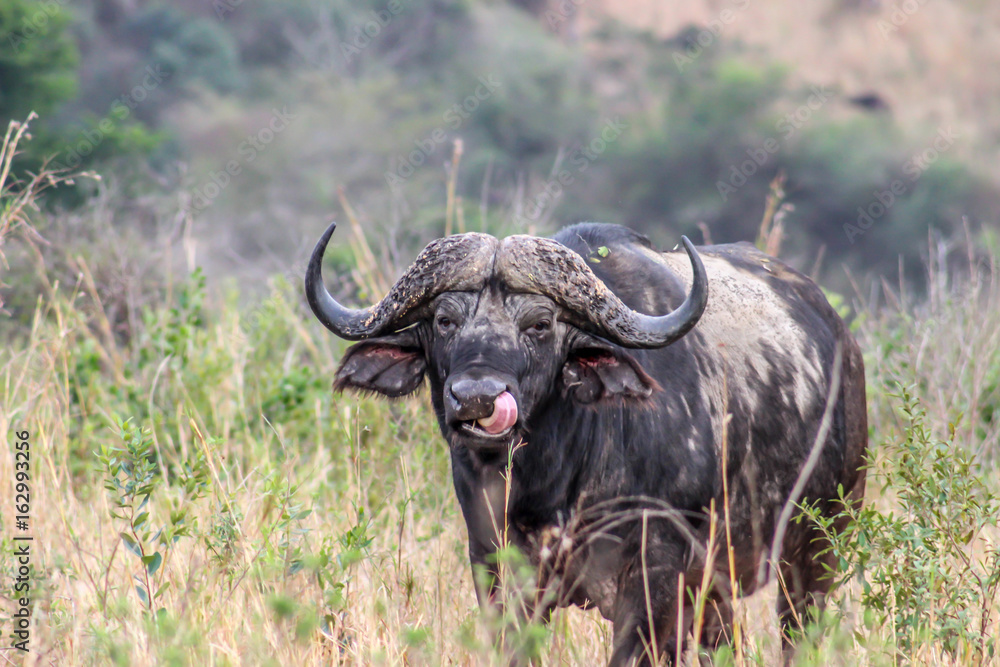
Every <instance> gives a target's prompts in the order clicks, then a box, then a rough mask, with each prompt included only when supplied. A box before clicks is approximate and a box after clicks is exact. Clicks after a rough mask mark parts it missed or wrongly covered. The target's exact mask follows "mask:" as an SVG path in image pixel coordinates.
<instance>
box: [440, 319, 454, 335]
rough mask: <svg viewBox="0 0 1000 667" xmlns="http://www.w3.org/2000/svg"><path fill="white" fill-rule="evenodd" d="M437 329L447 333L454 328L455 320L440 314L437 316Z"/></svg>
mask: <svg viewBox="0 0 1000 667" xmlns="http://www.w3.org/2000/svg"><path fill="white" fill-rule="evenodd" d="M437 325H438V329H440V330H441V333H444V334H447V333H451V332H452V331H454V330H455V322H454V320H452V319H451V318H450V317H448V316H447V315H440V316H438V318H437Z"/></svg>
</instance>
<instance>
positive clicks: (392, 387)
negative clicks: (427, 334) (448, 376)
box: [333, 332, 427, 398]
mask: <svg viewBox="0 0 1000 667" xmlns="http://www.w3.org/2000/svg"><path fill="white" fill-rule="evenodd" d="M426 369H427V361H426V359H425V358H424V353H423V350H422V349H421V348H420V345H419V344H418V343H417V340H416V336H414V335H413V334H412V333H409V332H403V333H400V334H395V335H392V336H382V337H380V338H373V339H371V340H366V341H364V342H361V343H358V344H356V345H352V346H351V347H349V348H347V352H346V353H345V354H344V358H343V360H342V361H341V362H340V368H338V369H337V375H336V378H335V379H334V381H333V388H334V389H335V390H336V391H343V390H345V389H354V390H356V391H371V392H375V393H378V394H382V395H383V396H388V397H390V398H397V397H399V396H406V395H407V394H411V393H413V392H414V391H416V390H417V388H418V387H420V384H421V383H422V382H423V381H424V371H425V370H426Z"/></svg>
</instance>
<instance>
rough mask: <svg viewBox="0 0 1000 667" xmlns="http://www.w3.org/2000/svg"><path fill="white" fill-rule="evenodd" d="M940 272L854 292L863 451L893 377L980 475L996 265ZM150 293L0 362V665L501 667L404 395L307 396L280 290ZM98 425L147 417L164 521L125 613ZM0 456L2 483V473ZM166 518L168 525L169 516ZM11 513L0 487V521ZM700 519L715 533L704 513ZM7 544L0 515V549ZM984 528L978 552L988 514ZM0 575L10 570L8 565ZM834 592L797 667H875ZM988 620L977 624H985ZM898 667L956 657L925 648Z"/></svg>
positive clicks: (79, 315) (365, 263)
mask: <svg viewBox="0 0 1000 667" xmlns="http://www.w3.org/2000/svg"><path fill="white" fill-rule="evenodd" d="M345 201H346V200H345ZM776 202H777V199H776ZM776 205H777V204H776ZM772 229H773V226H772ZM765 232H766V230H765ZM764 236H765V237H767V236H768V235H767V234H766V233H765V234H764ZM353 243H354V248H355V252H356V257H357V259H358V260H359V261H358V264H357V265H358V272H357V274H356V275H355V280H356V282H357V283H358V284H359V285H363V286H365V287H366V289H369V290H375V289H381V288H382V287H381V286H383V285H384V281H385V277H386V276H385V274H386V269H385V267H386V266H387V265H388V264H387V263H386V262H384V261H381V260H380V259H378V258H376V256H375V254H374V253H373V252H372V250H371V249H370V248H368V246H367V244H366V243H365V242H364V238H363V236H361V235H360V234H356V235H355V237H354V238H353ZM941 254H947V253H941ZM941 266H944V264H939V265H937V266H936V267H935V268H934V273H933V275H932V283H933V284H934V285H935V288H934V291H933V292H932V294H931V295H930V297H929V299H928V300H927V301H926V302H920V303H919V305H917V306H914V305H913V302H914V301H915V299H914V298H913V297H912V296H903V295H901V294H900V293H899V292H900V290H899V289H895V290H894V289H892V288H890V287H889V286H888V285H886V286H885V288H884V294H885V295H886V298H888V299H889V301H890V304H889V305H888V306H886V305H885V304H884V303H876V302H874V301H873V300H872V298H871V297H868V296H866V297H864V298H862V297H861V296H858V299H857V301H858V303H859V304H860V303H864V305H863V306H858V307H859V309H860V310H861V315H860V319H859V320H858V329H859V336H860V338H861V340H862V341H863V346H864V347H865V350H866V360H867V363H868V372H869V392H870V393H869V398H870V414H871V425H872V431H873V443H874V444H878V443H880V442H883V441H885V440H886V439H890V438H893V437H895V436H896V435H897V434H898V433H900V432H901V429H902V427H903V424H902V422H901V421H900V419H899V415H898V411H897V409H896V407H897V406H896V404H895V403H894V401H893V400H892V399H890V398H888V397H887V391H888V389H889V388H890V387H891V385H892V383H893V382H895V381H902V382H903V383H906V384H915V385H916V387H917V388H916V392H917V393H918V395H919V396H920V398H921V399H922V401H923V402H924V405H925V406H926V408H927V410H928V413H929V416H930V419H931V422H932V424H933V426H934V428H935V429H936V430H939V431H941V432H942V433H944V432H947V430H948V424H949V423H957V424H958V426H957V433H958V438H957V442H958V444H959V445H960V446H963V447H965V448H967V449H968V450H970V451H975V452H977V453H978V454H979V455H980V457H981V458H982V460H987V461H993V462H994V463H993V465H994V466H995V460H996V457H997V456H1000V442H998V432H1000V424H998V420H996V419H992V420H991V419H988V418H986V417H985V416H984V415H985V414H986V412H985V411H986V410H987V409H990V410H992V409H994V408H996V409H997V410H998V411H1000V353H998V343H1000V340H998V336H1000V333H998V332H1000V319H998V318H1000V290H998V288H997V287H996V284H995V281H993V276H995V275H996V273H995V271H994V272H992V273H991V272H990V271H989V270H988V269H987V267H986V266H983V267H981V268H982V269H983V271H982V272H973V273H972V278H973V282H972V284H971V286H970V283H969V280H968V279H965V278H963V281H964V282H963V281H955V282H954V283H952V282H951V281H949V279H948V276H947V272H945V271H944V270H943V269H941V268H940V267H941ZM966 271H967V270H966ZM170 282H171V284H174V283H176V286H177V287H176V289H175V290H174V292H173V293H172V296H171V297H170V303H168V304H165V305H164V306H155V307H150V308H148V309H146V310H147V312H146V314H145V318H144V319H143V322H142V325H141V326H140V327H139V328H138V330H136V331H134V332H133V335H132V337H131V338H130V340H129V341H127V342H124V343H123V342H121V341H118V340H116V338H115V337H114V336H113V335H111V334H110V333H109V331H108V330H107V327H105V326H103V325H102V323H101V322H102V317H103V316H102V313H103V312H104V304H103V303H102V302H101V293H102V290H101V289H100V286H99V285H94V284H93V280H92V279H90V280H88V279H87V278H86V276H81V278H80V281H79V284H76V285H74V286H69V289H68V290H66V289H64V290H63V291H55V292H53V293H51V294H50V295H47V296H45V297H44V298H41V299H40V300H39V301H38V307H37V310H36V312H35V313H34V316H33V318H31V320H30V322H28V323H27V325H28V326H27V328H26V329H25V330H24V331H23V335H22V336H21V337H20V338H19V339H18V340H16V341H15V342H14V344H12V345H8V346H7V347H5V348H4V349H3V350H0V406H2V408H0V429H2V431H3V432H4V433H13V432H15V431H25V430H26V431H28V432H29V434H30V436H29V438H28V440H29V442H30V443H31V453H32V459H31V461H32V463H31V489H32V496H31V505H32V518H31V527H30V534H31V535H32V536H33V537H34V542H33V551H32V565H33V567H34V568H35V569H34V578H33V582H32V585H33V590H32V604H33V627H32V638H31V648H32V652H31V653H29V654H27V655H21V654H18V653H15V652H14V651H12V650H7V651H3V652H0V664H25V665H91V664H102V665H103V664H117V665H136V666H145V665H162V664H169V665H174V664H176V665H186V664H196V665H292V664H303V665H313V664H316V665H318V664H345V665H369V664H387V665H404V664H405V665H423V664H448V665H483V664H503V662H504V661H503V659H502V656H501V655H500V654H499V653H498V652H497V651H496V650H494V649H493V647H492V646H491V641H490V636H491V633H490V631H489V630H488V627H487V626H490V625H492V626H494V627H495V626H496V623H497V619H486V621H484V620H483V619H482V617H481V614H480V612H479V610H478V608H477V607H476V604H475V595H474V592H473V588H472V579H471V576H470V573H469V570H468V563H467V559H466V542H465V534H464V533H465V529H464V525H463V522H462V519H461V516H460V512H459V509H458V506H457V503H456V501H455V499H454V495H453V492H452V490H451V483H450V475H449V471H448V462H447V454H446V448H445V445H444V444H443V442H442V441H441V438H440V435H439V434H438V432H437V425H436V423H435V422H434V419H433V417H432V416H431V412H430V410H429V407H428V405H427V404H426V403H427V401H426V397H422V398H419V399H415V400H410V401H403V402H396V403H391V404H386V403H382V402H378V401H375V400H371V399H356V398H350V397H334V396H332V395H331V393H330V391H329V387H328V379H329V378H330V377H332V373H333V369H334V368H335V364H336V361H337V359H338V358H339V356H340V354H341V352H342V348H341V346H340V344H339V343H335V342H333V341H332V340H331V337H330V336H329V335H328V334H327V333H326V332H325V331H323V330H322V329H321V328H320V327H319V326H318V325H317V324H316V323H315V322H314V321H313V318H312V317H311V316H308V315H307V314H306V313H305V312H304V309H303V308H302V307H301V303H300V297H299V295H298V294H299V288H298V286H297V285H295V286H290V285H287V284H285V283H283V282H282V281H280V280H278V281H275V282H274V283H273V284H272V294H271V296H270V298H268V299H267V300H266V301H265V302H263V303H261V304H259V305H258V306H256V307H255V308H249V309H248V308H246V307H242V308H241V307H237V306H236V304H235V300H234V299H233V298H232V297H226V296H225V295H224V294H223V293H222V290H218V291H215V290H213V291H210V292H208V293H202V292H201V291H200V290H199V289H198V288H197V283H196V281H194V282H195V284H194V286H191V284H192V281H191V280H190V279H189V280H186V281H185V280H177V281H170ZM185 284H187V285H188V287H184V285H185ZM953 284H954V285H958V284H964V285H965V286H966V287H965V288H962V289H958V288H956V287H954V286H953ZM976 285H978V286H976ZM201 299H204V301H203V302H202V301H200V300H201ZM959 413H964V414H965V415H966V416H967V417H966V419H965V420H962V421H957V417H958V414H959ZM998 414H1000V412H998ZM114 416H120V417H123V418H130V417H131V418H133V420H134V421H135V422H136V423H137V424H139V425H141V426H145V427H149V428H150V429H151V436H150V437H151V444H150V450H149V451H150V454H149V457H150V459H149V460H150V461H152V462H153V463H154V464H155V465H154V468H155V470H156V473H157V474H156V479H157V480H160V483H159V486H157V487H156V488H155V489H153V491H152V493H151V497H150V500H149V504H148V505H147V506H146V509H148V510H149V511H150V518H149V520H148V523H147V525H151V526H157V527H158V526H168V527H169V526H171V525H174V526H176V525H183V526H185V527H186V529H187V530H188V533H189V534H188V535H186V536H181V537H179V539H178V540H177V541H176V542H175V543H168V544H159V543H157V542H156V540H155V539H151V540H149V542H148V544H147V545H146V547H147V548H148V549H153V550H159V551H160V552H162V553H163V555H164V560H163V563H162V565H161V566H160V567H159V568H158V569H156V570H155V571H154V572H153V573H152V574H151V575H149V578H150V580H151V581H150V586H149V589H150V591H151V592H155V591H157V590H162V591H163V592H162V594H161V595H160V596H158V597H156V596H154V599H153V600H151V601H150V602H149V603H146V602H144V600H143V597H142V593H141V592H140V591H139V590H137V583H138V584H139V588H142V587H143V585H144V583H143V582H144V580H145V579H146V577H145V576H138V578H137V575H140V574H141V572H142V567H143V566H142V565H141V563H140V562H139V560H138V559H137V558H136V557H135V556H134V555H133V554H132V553H130V552H129V551H128V550H127V549H126V548H125V545H124V544H123V541H122V538H121V537H120V536H119V533H120V532H121V531H126V530H128V528H129V527H128V525H127V524H125V523H124V522H123V521H122V520H121V519H116V518H112V517H111V515H110V513H111V511H112V510H113V509H114V505H113V504H112V503H111V501H110V498H111V495H110V494H109V493H108V492H107V491H106V490H105V488H104V484H105V483H106V482H107V480H108V474H107V472H106V471H102V470H101V466H100V464H99V461H98V457H97V456H96V455H95V452H98V451H100V450H101V449H102V447H104V448H107V447H115V446H121V439H120V433H119V430H118V429H117V428H115V427H114V426H113V417H114ZM8 452H10V450H9V449H6V450H5V452H4V454H3V455H2V456H0V479H2V480H10V479H12V478H13V474H14V468H13V457H12V456H11V454H10V453H8ZM191 470H195V471H198V470H200V471H201V473H200V474H201V475H202V477H201V479H202V482H201V486H199V487H197V489H195V490H192V489H191V488H189V489H185V488H184V485H183V480H184V479H185V475H186V474H188V473H190V472H191ZM991 470H992V471H993V478H995V467H994V468H992V469H991ZM869 501H870V502H872V503H876V504H880V505H884V506H886V507H889V506H891V504H892V503H893V501H894V491H893V489H891V488H889V489H881V488H878V487H877V486H873V487H871V488H869ZM179 512H187V516H186V518H185V519H184V521H183V522H181V523H180V524H178V523H177V522H176V521H175V519H176V517H177V516H178V513H179ZM14 514H15V512H14V496H13V493H12V485H11V484H9V483H7V482H6V481H4V482H2V483H0V517H3V521H4V522H7V521H8V520H9V517H12V516H13V515H14ZM716 520H717V521H718V525H719V530H720V531H721V530H723V526H724V525H725V508H720V515H719V517H717V519H716ZM501 525H503V520H502V517H501V518H499V519H498V526H501ZM12 532H13V531H12V528H11V527H9V524H8V523H4V524H3V532H2V534H0V550H2V552H3V553H4V554H5V556H6V554H8V553H10V550H11V549H12V543H11V541H10V537H11V535H12ZM499 532H501V529H500V528H499V527H498V533H499ZM985 537H986V539H987V540H993V543H994V544H995V543H996V542H997V540H1000V534H998V533H997V531H996V527H995V526H993V527H992V528H991V529H990V530H987V531H986V533H985ZM709 551H712V549H709ZM716 557H717V558H720V559H722V562H723V563H725V562H726V561H728V555H726V554H718V555H716ZM0 563H2V564H0V568H3V575H2V576H3V577H4V578H5V581H9V579H8V577H9V576H10V573H11V571H12V570H11V565H10V564H9V561H7V560H4V561H0ZM508 565H509V567H510V568H511V570H512V571H513V576H511V578H510V579H511V581H512V582H513V583H512V584H511V585H510V588H509V590H508V594H510V595H514V594H517V593H518V592H519V591H521V590H523V589H524V587H528V588H529V589H530V583H528V584H526V583H524V580H523V578H522V579H519V577H518V576H517V571H518V568H517V564H516V562H511V563H509V564H508ZM167 584H169V586H168V587H167V588H163V586H164V585H167ZM3 591H4V592H3V593H0V596H2V602H0V619H2V621H0V622H2V624H3V625H2V627H3V628H4V634H6V627H7V625H6V624H7V623H8V622H9V619H8V618H7V617H8V616H9V614H10V613H11V612H12V611H13V609H14V600H13V598H12V595H11V592H10V591H9V589H8V588H6V584H5V588H4V589H3ZM776 594H777V587H776V585H774V584H772V585H771V586H770V587H768V589H767V590H766V591H765V592H763V593H761V594H758V595H757V596H755V597H753V598H750V599H747V600H740V601H739V603H738V604H737V608H736V618H737V624H738V626H739V627H741V628H742V629H743V631H744V634H743V635H742V637H741V641H740V643H739V647H740V650H739V652H738V654H737V656H736V663H737V664H740V665H749V664H753V665H771V664H776V663H777V661H778V659H779V652H780V647H779V641H778V632H777V626H776V622H775V619H774V615H773V613H772V612H771V609H772V608H773V604H774V599H775V595H776ZM147 595H148V593H147ZM851 596H852V592H851V590H850V589H848V591H846V594H845V595H842V596H840V597H838V598H837V600H835V602H836V605H835V606H837V605H840V606H843V607H844V608H843V609H841V610H840V611H839V613H840V616H838V617H836V619H837V620H836V622H835V623H833V627H832V629H830V630H828V636H827V639H826V640H824V641H821V642H819V643H818V644H817V645H816V646H814V647H810V648H809V649H808V650H807V651H804V653H803V655H802V664H816V665H820V664H858V665H888V664H894V662H895V661H896V660H898V659H900V657H901V656H898V655H895V654H894V644H893V641H894V640H893V639H892V632H891V629H887V628H885V627H878V626H876V627H872V626H870V625H868V624H866V623H867V622H866V621H865V620H864V619H862V618H861V610H860V609H859V608H858V607H857V606H856V604H855V603H853V602H852V601H851V600H852V597H851ZM990 604H992V605H993V607H994V608H995V607H996V601H995V600H994V601H992V602H991V603H990ZM150 608H152V613H150ZM161 609H162V611H160V610H161ZM989 619H992V620H988V622H989V624H990V625H989V627H990V628H995V630H996V634H1000V613H997V610H996V609H994V610H993V613H992V616H990V617H989ZM695 622H696V623H697V622H699V621H698V619H695ZM855 630H856V631H857V633H856V634H855V632H854V631H855ZM506 632H507V633H508V635H509V637H511V639H510V641H511V642H513V643H514V644H515V645H516V644H517V643H518V642H521V643H523V642H525V641H535V640H537V641H539V645H540V647H541V648H540V649H539V651H540V656H541V657H540V660H541V663H542V664H560V665H563V664H565V665H593V664H600V663H601V662H604V661H606V660H607V658H608V656H609V655H610V648H611V628H610V626H609V624H608V623H607V622H605V621H603V620H602V619H600V618H599V616H598V615H597V612H596V611H590V612H583V611H580V610H577V609H566V610H561V611H559V612H558V613H557V614H556V616H555V619H554V622H553V623H552V624H551V626H550V629H549V632H548V633H547V634H546V633H541V634H539V633H538V628H537V627H530V626H529V627H524V626H520V627H519V626H518V625H517V624H514V625H512V626H509V627H507V630H506ZM532 633H535V634H534V635H533V634H532ZM906 657H909V658H910V659H911V660H913V661H914V662H917V663H920V664H934V665H938V664H940V665H949V664H962V662H961V661H958V662H956V661H955V660H952V659H948V658H946V657H945V656H944V654H942V653H941V652H940V647H939V646H936V645H935V644H933V643H932V642H924V643H921V644H918V648H917V649H916V651H915V652H914V653H913V654H911V655H909V656H902V658H903V659H905V658H906Z"/></svg>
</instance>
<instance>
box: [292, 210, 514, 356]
mask: <svg viewBox="0 0 1000 667" xmlns="http://www.w3.org/2000/svg"><path fill="white" fill-rule="evenodd" d="M335 229H337V223H332V224H331V225H330V226H329V227H328V228H327V230H326V231H325V232H323V236H322V237H320V240H319V242H318V243H317V244H316V247H315V248H314V249H313V252H312V256H311V257H310V258H309V267H308V268H307V269H306V298H307V299H308V300H309V306H310V307H311V308H312V311H313V313H314V314H315V315H316V317H317V318H318V319H319V321H320V322H322V323H323V325H324V326H325V327H326V328H327V329H329V330H330V331H332V332H333V333H335V334H337V335H338V336H340V337H341V338H345V339H347V340H363V339H365V338H372V337H374V336H379V335H382V334H386V333H392V332H393V331H397V330H399V329H402V328H403V327H405V326H407V325H409V324H411V323H413V322H414V321H415V320H416V319H418V318H419V317H420V311H421V310H422V308H423V306H425V305H426V304H427V303H428V302H429V301H430V300H431V299H433V298H434V297H436V296H437V295H438V294H440V293H441V292H447V291H456V292H464V291H475V290H478V289H481V288H482V287H483V285H484V284H485V282H486V278H487V277H488V273H489V269H490V267H491V266H492V264H493V258H494V256H495V255H496V248H497V245H498V243H499V242H498V241H497V240H496V239H495V238H493V237H492V236H489V235H488V234H476V233H469V234H461V235H458V236H449V237H447V238H443V239H437V240H435V241H431V242H430V243H428V244H427V247H425V248H424V249H423V251H421V253H420V254H419V255H417V258H416V259H415V260H413V264H411V265H410V267H409V268H408V269H407V270H406V272H405V273H404V274H403V275H402V276H401V277H400V278H399V280H397V281H396V284H395V285H393V286H392V288H390V289H389V292H388V293H387V294H386V295H385V296H384V297H383V298H382V300H381V301H379V302H378V303H377V304H375V305H374V306H371V307H369V308H360V309H354V308H346V307H344V306H342V305H340V304H339V303H337V300H336V299H334V298H333V296H331V295H330V292H328V291H327V289H326V286H325V285H324V284H323V273H322V272H323V255H324V254H325V253H326V247H327V244H329V242H330V237H331V236H333V232H334V230H335Z"/></svg>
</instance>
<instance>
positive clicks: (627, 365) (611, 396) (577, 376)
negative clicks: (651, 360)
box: [562, 345, 660, 403]
mask: <svg viewBox="0 0 1000 667" xmlns="http://www.w3.org/2000/svg"><path fill="white" fill-rule="evenodd" d="M562 380H563V384H564V385H565V387H566V390H567V391H568V392H569V393H570V394H571V395H572V396H573V398H574V399H576V401H577V402H579V403H595V402H597V401H612V400H615V399H625V400H639V401H641V400H645V399H647V398H649V397H650V396H652V395H653V392H655V391H659V389H660V385H659V384H657V382H656V380H654V379H653V378H651V377H650V376H649V374H647V373H646V371H644V370H643V369H642V366H640V365H639V362H637V361H636V360H635V359H634V358H633V357H632V355H630V354H628V353H626V352H623V351H621V350H619V349H616V348H614V347H611V346H607V347H605V346H603V345H593V346H589V345H588V346H584V347H581V348H578V349H575V350H573V352H571V353H570V355H569V359H567V360H566V363H565V364H564V365H563V369H562Z"/></svg>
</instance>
